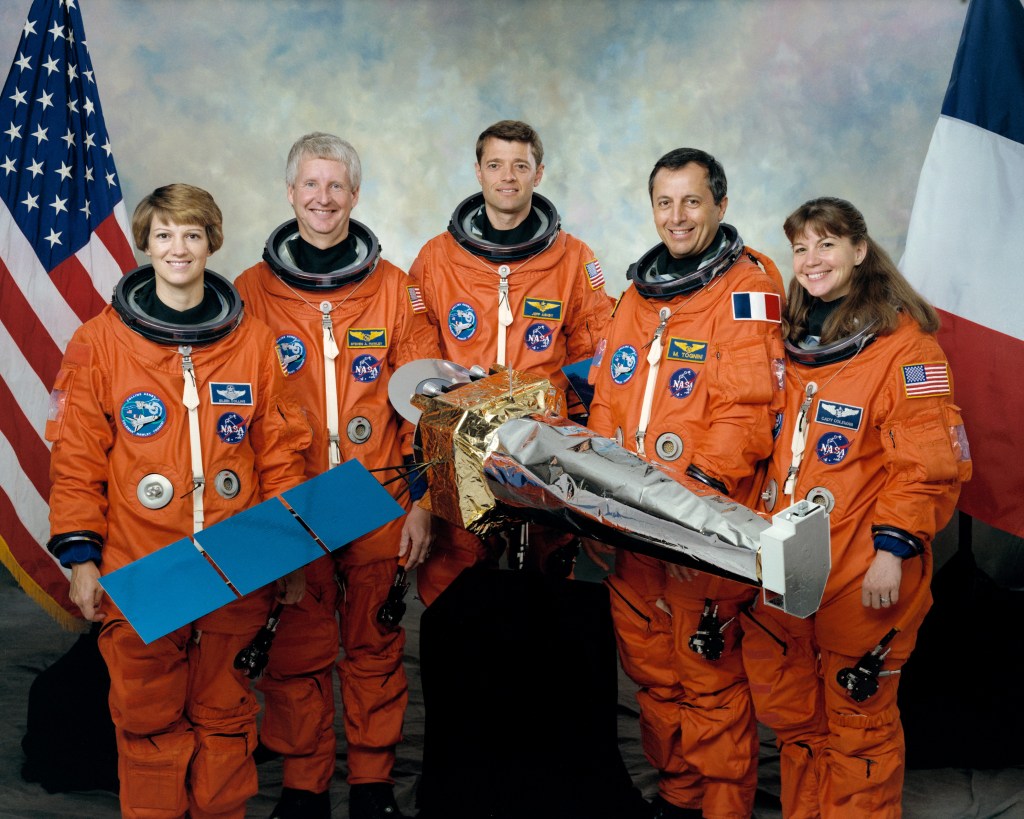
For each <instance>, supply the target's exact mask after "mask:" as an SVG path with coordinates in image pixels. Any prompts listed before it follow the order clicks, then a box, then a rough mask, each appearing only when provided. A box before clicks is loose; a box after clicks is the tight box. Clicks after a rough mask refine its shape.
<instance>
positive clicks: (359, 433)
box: [348, 415, 373, 444]
mask: <svg viewBox="0 0 1024 819" xmlns="http://www.w3.org/2000/svg"><path fill="white" fill-rule="evenodd" d="M372 434H373V425H372V424H371V423H370V419H369V418H366V417H364V416H362V415H357V416H356V417H355V418H353V419H352V420H351V421H349V422H348V439H349V440H350V441H351V442H352V443H353V444H365V443H366V442H367V441H369V440H370V436H371V435H372Z"/></svg>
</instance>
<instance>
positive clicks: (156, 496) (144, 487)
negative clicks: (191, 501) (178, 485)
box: [135, 472, 174, 509]
mask: <svg viewBox="0 0 1024 819" xmlns="http://www.w3.org/2000/svg"><path fill="white" fill-rule="evenodd" d="M135 494H136V495H137V496H138V498H139V503H141V504H142V505H143V506H145V507H146V508H147V509H163V508H164V507H165V506H166V505H167V504H169V503H170V502H171V498H173V497H174V487H173V486H172V485H171V482H170V480H169V479H167V478H165V477H164V476H163V475H160V474H158V473H156V472H150V473H149V474H148V475H145V476H143V478H142V480H141V481H139V485H138V487H137V488H136V490H135Z"/></svg>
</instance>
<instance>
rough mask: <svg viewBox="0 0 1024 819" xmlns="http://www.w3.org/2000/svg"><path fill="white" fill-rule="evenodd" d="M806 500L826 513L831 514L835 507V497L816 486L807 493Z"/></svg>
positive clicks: (826, 490) (821, 487)
mask: <svg viewBox="0 0 1024 819" xmlns="http://www.w3.org/2000/svg"><path fill="white" fill-rule="evenodd" d="M807 500H809V501H810V502H811V503H816V504H818V506H821V507H822V508H823V509H824V510H825V511H826V512H831V511H832V508H833V507H834V506H835V505H836V496H835V495H833V494H832V493H831V492H830V491H829V490H828V489H826V488H825V487H824V486H816V487H814V488H813V489H812V490H811V491H810V492H808V493H807Z"/></svg>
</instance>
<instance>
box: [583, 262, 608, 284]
mask: <svg viewBox="0 0 1024 819" xmlns="http://www.w3.org/2000/svg"><path fill="white" fill-rule="evenodd" d="M583 267H584V268H585V269H586V271H587V278H588V279H590V287H591V289H592V290H597V288H599V287H604V273H603V272H602V271H601V263H600V262H599V261H598V260H597V259H591V260H590V261H589V262H587V263H586V264H585V265H583Z"/></svg>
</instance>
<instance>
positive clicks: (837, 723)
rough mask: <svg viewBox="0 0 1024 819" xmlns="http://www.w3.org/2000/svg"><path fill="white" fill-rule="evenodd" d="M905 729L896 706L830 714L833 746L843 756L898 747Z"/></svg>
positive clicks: (865, 754) (861, 755)
mask: <svg viewBox="0 0 1024 819" xmlns="http://www.w3.org/2000/svg"><path fill="white" fill-rule="evenodd" d="M902 730H903V729H902V726H901V725H900V712H899V709H898V708H896V706H892V707H890V708H886V709H885V710H883V711H880V712H879V713H877V714H844V713H832V714H830V715H829V731H830V733H831V735H832V743H831V744H832V747H833V748H834V749H835V750H836V751H837V752H838V753H840V754H843V755H844V756H850V757H871V756H873V755H878V754H879V753H885V752H889V751H891V750H895V746H896V744H897V743H898V742H899V737H900V734H901V733H902Z"/></svg>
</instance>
